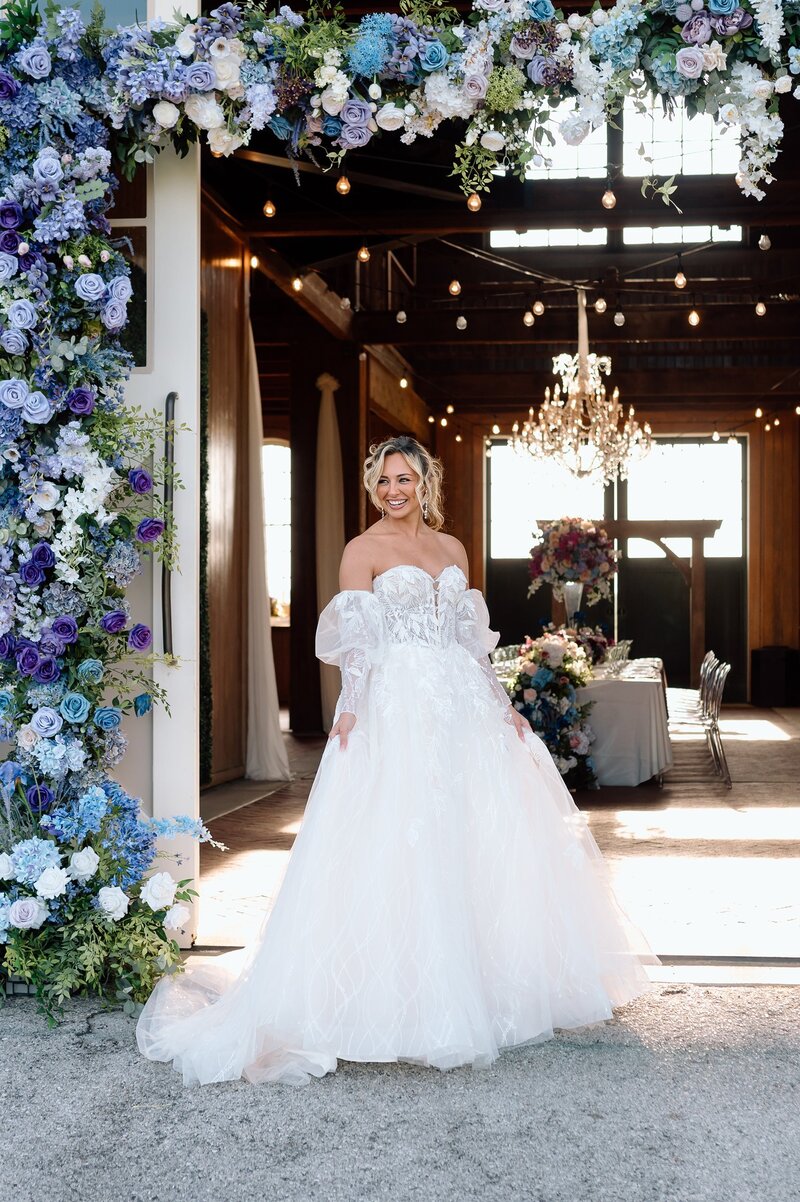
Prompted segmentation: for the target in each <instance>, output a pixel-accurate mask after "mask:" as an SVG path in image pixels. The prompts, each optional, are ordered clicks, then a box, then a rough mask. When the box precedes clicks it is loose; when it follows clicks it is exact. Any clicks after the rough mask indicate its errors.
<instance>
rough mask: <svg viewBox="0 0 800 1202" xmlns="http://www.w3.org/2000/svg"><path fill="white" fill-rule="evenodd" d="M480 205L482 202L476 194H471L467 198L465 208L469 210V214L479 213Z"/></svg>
mask: <svg viewBox="0 0 800 1202" xmlns="http://www.w3.org/2000/svg"><path fill="white" fill-rule="evenodd" d="M482 204H483V201H482V200H481V198H480V196H478V193H477V192H471V193H470V194H469V196H468V197H467V208H468V209H469V211H470V213H479V212H480V208H481V205H482Z"/></svg>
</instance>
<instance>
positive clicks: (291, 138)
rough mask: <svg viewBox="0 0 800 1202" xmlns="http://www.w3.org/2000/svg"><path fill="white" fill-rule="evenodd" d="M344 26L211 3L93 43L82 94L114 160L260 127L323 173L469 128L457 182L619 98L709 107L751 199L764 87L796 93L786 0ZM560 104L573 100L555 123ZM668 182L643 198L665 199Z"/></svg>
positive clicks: (773, 104)
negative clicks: (86, 91) (395, 144)
mask: <svg viewBox="0 0 800 1202" xmlns="http://www.w3.org/2000/svg"><path fill="white" fill-rule="evenodd" d="M399 7H400V10H401V12H400V13H370V14H369V15H367V16H364V17H362V18H361V20H360V21H359V22H358V23H349V22H347V21H346V19H345V17H344V15H343V13H342V12H341V10H338V9H333V10H325V9H323V8H322V7H321V6H318V5H316V4H312V5H310V6H309V7H308V8H307V9H306V10H305V12H303V13H298V12H295V11H294V10H292V9H291V8H289V7H288V6H287V5H283V6H282V7H281V8H280V9H279V10H278V11H277V12H275V11H273V12H267V11H266V10H265V9H263V8H261V7H257V6H256V5H254V4H243V5H237V4H222V5H220V6H219V7H218V8H216V9H214V10H213V11H212V12H211V13H210V14H209V15H208V16H205V17H200V18H198V19H196V20H190V19H189V18H188V17H186V18H180V17H177V16H176V18H175V20H174V22H173V23H170V24H167V23H164V22H162V21H155V22H150V23H149V24H148V25H136V26H130V27H128V28H120V29H118V30H116V32H114V33H112V34H111V35H109V36H108V37H106V38H105V39H104V40H103V41H102V43H101V44H100V50H101V53H102V57H103V75H102V83H101V84H100V85H99V87H98V91H97V93H96V95H94V96H93V98H92V100H93V103H94V104H95V105H96V106H97V111H99V112H101V113H102V114H103V115H104V116H105V117H106V118H107V119H108V120H110V121H111V123H112V125H113V127H114V130H115V132H116V138H115V144H116V146H117V150H118V153H119V154H120V156H121V157H122V159H123V161H124V164H125V166H126V169H127V170H128V171H132V170H133V169H135V166H136V164H138V163H140V162H149V161H151V160H152V158H153V155H154V153H155V152H156V151H157V150H159V149H161V148H162V147H164V146H168V145H170V144H173V145H176V146H178V148H179V149H183V148H185V147H186V145H187V144H188V143H189V142H191V141H194V140H196V139H198V138H205V140H206V142H207V144H208V145H209V146H210V148H211V150H212V152H213V153H214V154H217V155H228V154H231V153H233V151H235V150H236V149H237V148H238V147H240V146H243V145H246V144H247V143H248V142H249V141H250V139H251V137H252V135H253V133H255V132H258V131H261V130H263V129H265V128H268V129H269V130H270V131H271V132H272V133H273V134H274V135H275V136H276V137H278V138H279V139H281V140H282V141H283V142H284V143H285V145H286V151H287V154H289V155H290V156H297V155H299V154H303V153H305V154H308V155H309V156H310V157H311V158H315V154H316V152H317V150H318V151H319V153H320V155H323V156H326V158H325V159H323V160H322V163H323V165H325V166H335V165H339V164H340V163H341V161H342V160H343V158H344V156H345V155H346V154H347V153H348V152H349V151H350V150H357V149H359V148H361V147H363V146H366V145H367V143H368V142H370V141H371V140H372V139H373V138H374V137H379V136H383V135H384V134H390V135H391V134H396V135H397V136H398V137H399V139H400V141H401V142H403V143H405V144H410V143H412V142H414V141H415V140H416V139H417V138H419V137H424V138H429V137H432V136H433V135H434V133H435V132H436V130H437V129H438V128H439V126H440V125H441V124H442V123H443V122H446V121H449V120H452V119H458V120H460V121H463V122H466V129H465V132H464V134H463V137H461V138H460V140H459V141H458V144H457V147H456V152H455V164H454V174H455V175H457V176H458V177H459V179H460V183H461V186H462V188H463V190H464V191H465V192H466V193H472V192H481V191H486V190H488V189H489V187H490V185H491V182H492V178H493V173H494V172H495V171H496V169H497V168H498V167H505V168H507V169H509V170H511V171H513V172H515V173H516V174H518V175H520V176H521V177H523V178H524V177H525V174H526V171H527V170H528V168H529V167H533V168H534V169H535V168H542V167H545V166H546V165H547V162H548V160H547V149H548V146H549V145H550V144H551V143H552V141H553V138H554V134H553V127H554V126H556V127H557V130H558V134H559V135H560V137H562V138H563V139H564V140H565V141H566V142H568V143H569V144H570V145H577V144H579V143H580V142H582V141H583V140H584V138H585V137H586V136H587V135H588V134H589V132H590V131H591V130H592V129H595V128H597V127H598V126H600V125H602V124H603V123H604V122H605V121H606V120H608V119H609V118H611V119H613V117H614V116H615V115H616V114H617V113H618V112H619V111H620V109H621V107H622V104H623V101H624V99H625V97H626V96H631V97H633V98H634V99H635V101H636V102H638V103H642V104H644V103H645V102H646V101H648V100H649V99H651V98H655V97H660V98H661V99H662V102H663V104H664V105H665V107H666V108H667V109H670V108H671V107H673V106H674V104H675V102H676V100H677V99H678V98H685V100H686V105H687V111H688V113H689V115H690V116H692V115H694V114H695V113H697V112H705V113H709V114H710V115H712V116H713V117H714V118H715V120H717V121H718V122H720V123H721V124H722V125H723V126H725V127H731V128H732V136H733V137H738V139H739V142H740V147H741V162H740V166H739V170H738V172H737V176H736V179H737V183H738V184H739V186H740V187H741V188H742V190H743V191H744V192H745V193H746V194H748V195H751V196H755V197H758V198H759V199H760V198H761V197H762V196H763V195H764V193H763V188H762V187H761V185H762V184H764V183H768V182H770V180H771V179H772V175H771V165H772V163H773V162H774V160H775V158H776V156H777V154H778V150H779V146H780V141H781V137H782V134H783V123H782V121H781V118H780V116H779V112H778V103H779V97H780V95H781V94H783V93H788V92H792V93H793V95H794V96H795V98H798V96H799V95H800V88H795V87H794V79H793V77H794V76H795V75H796V74H797V73H798V71H800V0H785V3H781V2H780V0H741V3H739V2H738V0H618V3H616V4H615V5H613V6H612V7H610V8H603V7H602V6H601V5H600V4H599V3H595V5H594V6H593V8H592V10H591V11H590V12H589V13H587V14H585V15H579V14H577V13H572V14H570V15H569V16H568V17H565V16H564V13H563V12H562V11H561V10H560V9H558V10H556V9H555V8H554V6H553V4H552V3H551V0H475V2H474V5H473V9H472V11H471V13H470V14H469V15H468V16H467V17H461V16H459V14H458V13H457V12H455V10H453V9H449V8H445V7H443V6H442V4H440V3H438V2H437V0H432V2H431V3H425V2H424V0H405V2H402V0H401V4H400V6H399ZM563 101H569V102H570V103H572V108H571V111H570V112H569V113H568V114H567V115H566V116H565V117H563V118H562V119H561V120H560V121H558V122H556V121H555V120H554V118H553V113H552V110H553V109H554V108H555V107H556V106H557V105H560V104H561V103H562V102H563ZM670 187H671V181H668V182H667V184H666V185H662V187H661V188H656V191H659V192H661V194H662V197H663V198H664V199H665V200H668V197H669V191H670Z"/></svg>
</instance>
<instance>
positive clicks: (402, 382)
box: [400, 376, 408, 388]
mask: <svg viewBox="0 0 800 1202" xmlns="http://www.w3.org/2000/svg"><path fill="white" fill-rule="evenodd" d="M400 387H401V388H408V379H407V378H406V377H405V376H401V377H400Z"/></svg>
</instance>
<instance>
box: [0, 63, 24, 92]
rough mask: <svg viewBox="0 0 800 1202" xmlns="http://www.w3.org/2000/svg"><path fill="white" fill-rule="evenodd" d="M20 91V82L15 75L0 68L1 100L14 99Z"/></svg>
mask: <svg viewBox="0 0 800 1202" xmlns="http://www.w3.org/2000/svg"><path fill="white" fill-rule="evenodd" d="M18 91H19V84H18V83H17V81H16V79H15V78H14V76H13V75H9V73H8V71H3V70H2V68H0V100H13V99H14V97H15V96H16V94H17V92H18Z"/></svg>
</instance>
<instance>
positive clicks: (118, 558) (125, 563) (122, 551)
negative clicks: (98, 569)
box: [105, 539, 142, 588]
mask: <svg viewBox="0 0 800 1202" xmlns="http://www.w3.org/2000/svg"><path fill="white" fill-rule="evenodd" d="M141 570H142V561H141V557H140V556H139V552H138V551H137V550H136V548H135V546H134V545H133V543H132V542H129V541H128V540H127V539H119V540H118V541H117V542H115V543H114V544H113V546H112V547H111V550H110V552H109V553H108V557H107V558H106V561H105V573H106V575H107V576H108V577H109V579H110V580H113V581H114V583H115V584H117V585H119V587H120V588H125V587H126V586H127V585H128V584H130V582H131V581H132V580H133V578H134V576H138V575H139V573H140V572H141Z"/></svg>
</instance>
